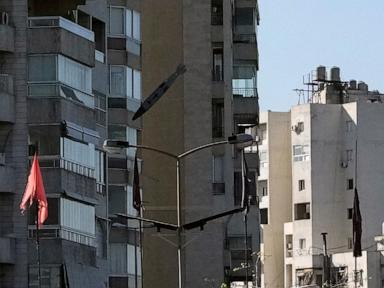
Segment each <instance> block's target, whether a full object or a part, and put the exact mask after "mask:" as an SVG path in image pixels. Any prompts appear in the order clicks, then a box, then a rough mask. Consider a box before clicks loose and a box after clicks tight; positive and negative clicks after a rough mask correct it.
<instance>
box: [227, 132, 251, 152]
mask: <svg viewBox="0 0 384 288" xmlns="http://www.w3.org/2000/svg"><path fill="white" fill-rule="evenodd" d="M228 143H229V144H236V146H237V148H239V149H242V148H245V147H248V146H251V145H252V144H253V137H252V135H249V134H245V133H242V134H236V135H232V136H229V137H228Z"/></svg>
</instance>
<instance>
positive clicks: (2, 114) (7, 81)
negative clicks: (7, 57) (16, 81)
mask: <svg viewBox="0 0 384 288" xmlns="http://www.w3.org/2000/svg"><path fill="white" fill-rule="evenodd" d="M0 41H1V40H0ZM0 122H8V123H14V122H15V99H14V95H13V79H12V76H10V75H8V74H0Z"/></svg>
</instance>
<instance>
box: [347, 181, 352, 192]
mask: <svg viewBox="0 0 384 288" xmlns="http://www.w3.org/2000/svg"><path fill="white" fill-rule="evenodd" d="M347 189H348V190H352V189H353V178H350V179H347Z"/></svg>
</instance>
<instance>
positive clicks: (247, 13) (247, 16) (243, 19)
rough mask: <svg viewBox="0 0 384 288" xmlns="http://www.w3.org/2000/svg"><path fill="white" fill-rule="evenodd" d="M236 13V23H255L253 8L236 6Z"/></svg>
mask: <svg viewBox="0 0 384 288" xmlns="http://www.w3.org/2000/svg"><path fill="white" fill-rule="evenodd" d="M235 13H236V14H235V21H236V22H235V23H236V25H253V19H254V15H253V8H251V7H246V8H236V12H235Z"/></svg>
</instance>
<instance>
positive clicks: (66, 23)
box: [28, 16, 95, 42]
mask: <svg viewBox="0 0 384 288" xmlns="http://www.w3.org/2000/svg"><path fill="white" fill-rule="evenodd" d="M28 27H29V28H43V27H47V28H51V27H60V28H63V29H65V30H67V31H69V32H72V33H73V34H76V35H78V36H80V37H83V38H85V39H87V40H89V41H92V42H95V34H94V33H93V31H91V30H89V29H87V28H84V27H83V26H80V25H79V24H76V23H74V22H72V21H70V20H68V19H65V18H63V17H61V16H44V17H29V18H28Z"/></svg>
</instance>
